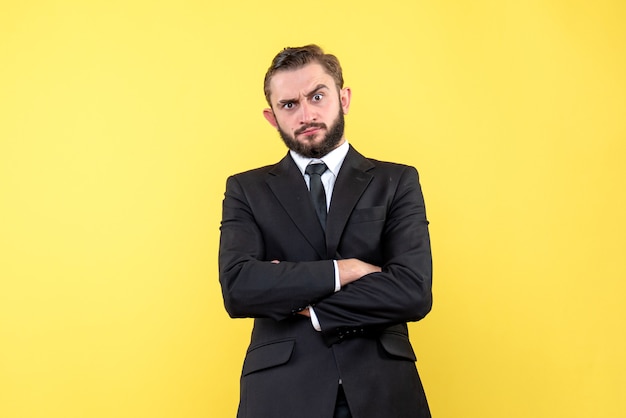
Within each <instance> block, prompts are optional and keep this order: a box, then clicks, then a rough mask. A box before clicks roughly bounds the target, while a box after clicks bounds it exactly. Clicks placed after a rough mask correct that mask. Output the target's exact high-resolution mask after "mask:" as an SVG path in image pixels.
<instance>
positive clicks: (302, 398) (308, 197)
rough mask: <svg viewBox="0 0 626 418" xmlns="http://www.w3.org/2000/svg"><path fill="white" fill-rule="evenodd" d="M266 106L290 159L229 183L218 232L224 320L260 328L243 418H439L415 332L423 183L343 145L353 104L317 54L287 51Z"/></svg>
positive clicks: (426, 283) (424, 284) (271, 79)
mask: <svg viewBox="0 0 626 418" xmlns="http://www.w3.org/2000/svg"><path fill="white" fill-rule="evenodd" d="M265 96H266V99H267V102H268V104H269V106H270V107H269V108H267V109H265V110H264V111H263V115H264V116H265V118H266V119H267V120H268V121H269V123H270V124H271V125H272V126H273V127H274V128H276V129H277V130H278V132H279V134H280V136H281V137H282V139H283V141H284V142H285V144H286V145H287V147H288V148H289V152H288V154H287V155H286V156H285V157H284V158H283V159H282V160H281V161H280V162H278V163H277V164H275V165H272V166H267V167H262V168H258V169H256V170H252V171H248V172H245V173H241V174H237V175H235V176H232V177H230V178H229V179H228V181H227V184H226V193H225V198H224V206H223V218H222V226H221V239H220V254H219V270H220V283H221V285H222V292H223V296H224V303H225V306H226V310H227V311H228V313H229V314H230V316H231V317H236V318H243V317H251V318H255V320H254V329H253V331H252V339H251V343H250V347H249V348H248V352H247V355H246V359H245V362H244V365H243V371H242V376H241V399H240V404H239V411H238V414H237V416H238V417H239V418H244V417H245V418H279V417H280V418H296V417H297V418H331V417H353V418H404V417H406V418H408V417H411V418H424V417H430V412H429V409H428V404H427V402H426V397H425V395H424V390H423V388H422V384H421V382H420V378H419V376H418V373H417V369H416V367H415V360H416V358H415V354H414V352H413V349H412V347H411V343H410V342H409V336H408V329H407V324H406V323H407V322H408V321H417V320H420V319H422V318H423V317H424V316H425V315H426V314H427V313H428V312H429V311H430V308H431V305H432V294H431V283H432V262H431V251H430V240H429V235H428V221H427V220H426V213H425V208H424V199H423V196H422V192H421V188H420V185H419V181H418V175H417V171H416V170H415V169H414V168H413V167H409V166H405V165H400V164H393V163H387V162H380V161H376V160H372V159H367V158H365V157H363V156H362V155H361V154H359V153H358V152H357V151H356V150H355V149H354V148H353V147H352V146H351V145H349V144H348V142H347V141H346V138H345V137H344V115H345V114H347V113H348V109H349V108H350V99H351V92H350V89H349V88H347V87H344V86H343V76H342V73H341V66H340V64H339V61H338V60H337V58H336V57H334V56H333V55H330V54H325V53H324V52H323V51H322V50H321V49H320V48H319V47H318V46H316V45H308V46H305V47H300V48H286V49H284V50H283V51H282V52H280V53H279V54H278V55H277V56H276V57H275V58H274V60H273V62H272V65H271V66H270V68H269V69H268V71H267V74H266V76H265ZM322 163H323V164H322ZM309 166H311V167H309Z"/></svg>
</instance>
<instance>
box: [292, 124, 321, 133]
mask: <svg viewBox="0 0 626 418" xmlns="http://www.w3.org/2000/svg"><path fill="white" fill-rule="evenodd" d="M311 128H319V129H326V124H325V123H321V122H319V123H318V122H312V123H308V124H306V125H302V126H301V127H299V128H298V129H296V130H295V131H294V134H295V135H300V134H301V133H302V132H304V131H306V130H307V129H311Z"/></svg>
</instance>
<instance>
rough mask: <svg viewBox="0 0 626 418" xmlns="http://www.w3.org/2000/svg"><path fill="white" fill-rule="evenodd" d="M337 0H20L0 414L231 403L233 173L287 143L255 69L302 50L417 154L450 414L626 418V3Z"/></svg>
mask: <svg viewBox="0 0 626 418" xmlns="http://www.w3.org/2000/svg"><path fill="white" fill-rule="evenodd" d="M211 3H214V4H211ZM343 3H345V2H335V1H330V0H321V1H318V2H313V3H311V2H308V3H307V2H292V1H274V2H266V3H265V5H263V4H264V3H263V2H258V1H255V0H244V1H239V2H226V1H223V2H219V3H217V2H211V1H181V0H163V1H158V2H155V1H147V0H145V1H127V0H113V1H111V0H98V1H78V0H67V1H61V0H59V1H44V0H22V1H13V2H10V1H7V0H3V1H2V3H1V4H0V416H1V417H3V418H18V417H19V418H23V417H29V418H30V417H38V418H39V417H41V418H72V417H81V418H82V417H87V418H100V417H111V418H112V417H115V418H126V417H128V418H130V417H132V418H137V417H150V418H159V417H168V418H169V417H182V418H196V417H197V418H200V417H231V416H233V415H234V412H235V410H236V403H237V391H238V375H239V370H240V366H241V361H242V358H243V354H244V350H245V346H246V343H247V340H248V332H249V329H250V325H251V323H250V321H249V320H231V319H229V318H228V317H227V315H226V313H225V312H224V310H223V306H222V301H221V296H220V291H219V286H218V278H217V264H216V256H217V246H218V237H219V231H218V226H219V221H220V212H221V199H222V194H223V188H224V182H225V178H226V176H227V175H228V174H231V173H234V172H238V171H241V170H244V169H247V168H252V167H256V166H259V165H261V164H267V163H272V162H274V161H277V160H278V159H279V158H280V157H282V155H283V154H284V152H285V150H284V148H283V145H282V142H281V141H280V140H279V139H278V136H277V135H276V133H275V132H274V131H273V130H272V129H271V128H270V127H269V125H268V124H267V123H266V121H265V120H264V119H263V117H262V115H261V109H262V108H263V106H264V99H263V95H262V86H261V83H262V77H263V73H264V71H265V69H266V68H267V66H268V65H269V62H270V60H271V58H272V57H273V55H274V54H275V53H276V52H277V51H278V50H280V49H281V48H282V47H284V46H287V45H291V46H297V45H301V44H304V43H308V42H317V43H319V44H321V45H322V46H324V47H326V48H327V49H328V50H329V51H330V52H334V53H336V54H337V55H338V56H339V57H340V58H341V60H342V62H343V65H344V68H345V78H346V80H347V84H349V85H350V86H351V87H352V88H353V101H352V108H351V113H350V115H349V116H348V119H347V124H348V131H347V132H348V137H349V140H350V141H351V143H352V144H353V145H355V146H356V147H357V148H358V149H359V150H360V151H361V152H363V153H365V154H367V155H370V156H375V157H377V158H380V159H388V160H393V161H398V162H404V163H409V164H413V165H415V166H417V167H418V169H419V170H420V173H421V177H422V182H423V188H424V192H425V195H426V199H427V207H428V214H429V218H430V220H431V228H432V229H431V233H432V239H433V252H434V257H435V261H434V262H435V266H434V267H435V278H434V280H435V289H434V291H435V298H436V299H435V305H434V310H433V311H432V314H431V315H430V316H429V317H427V318H426V319H425V320H424V321H423V322H421V323H419V324H414V325H412V332H413V334H412V336H413V341H414V342H415V346H416V351H417V353H418V357H419V363H418V365H419V368H420V370H421V373H422V377H423V379H424V384H425V386H426V389H427V392H428V395H429V398H430V401H431V405H432V410H433V414H434V416H435V417H436V418H479V417H480V418H502V417H507V418H514V417H524V418H526V417H546V418H548V417H550V418H553V417H568V418H571V417H585V418H588V417H594V418H615V417H623V416H626V397H625V396H624V394H625V393H626V377H625V376H626V355H625V353H626V331H625V320H626V304H625V303H624V302H623V299H624V295H625V293H626V280H625V279H626V265H625V264H626V262H625V259H626V256H625V252H626V238H625V237H626V220H625V216H626V215H625V213H626V198H625V195H626V193H625V190H626V144H625V140H626V25H625V24H624V22H625V21H626V6H625V5H626V3H624V2H623V1H622V0H613V1H610V0H595V1H591V0H588V1H584V0H581V1H570V0H561V1H557V0H530V1H512V0H511V1H488V0H478V1H452V0H447V1H438V2H427V1H409V0H406V1H398V2H383V3H380V2H367V1H366V2H352V4H343ZM383 5H384V7H383ZM381 418H386V417H381Z"/></svg>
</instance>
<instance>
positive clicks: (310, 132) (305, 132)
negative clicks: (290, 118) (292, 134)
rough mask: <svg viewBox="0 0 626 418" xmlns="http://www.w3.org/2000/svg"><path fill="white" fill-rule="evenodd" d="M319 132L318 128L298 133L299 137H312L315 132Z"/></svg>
mask: <svg viewBox="0 0 626 418" xmlns="http://www.w3.org/2000/svg"><path fill="white" fill-rule="evenodd" d="M319 130H320V128H309V129H305V130H304V131H302V132H301V133H300V135H312V134H314V133H316V132H318V131H319Z"/></svg>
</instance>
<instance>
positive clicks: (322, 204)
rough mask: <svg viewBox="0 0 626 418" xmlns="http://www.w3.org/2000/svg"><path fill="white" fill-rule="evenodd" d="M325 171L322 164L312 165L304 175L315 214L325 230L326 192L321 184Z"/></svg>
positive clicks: (324, 166)
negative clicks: (307, 182) (308, 180)
mask: <svg viewBox="0 0 626 418" xmlns="http://www.w3.org/2000/svg"><path fill="white" fill-rule="evenodd" d="M326 169H327V167H326V164H324V163H312V164H309V165H308V166H307V167H306V170H305V173H307V174H308V175H309V177H310V183H309V189H310V191H311V199H312V200H313V206H315V212H316V213H317V217H318V218H319V220H320V223H321V224H322V228H324V229H326V191H325V190H324V185H323V184H322V174H323V173H324V172H325V171H326Z"/></svg>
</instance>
